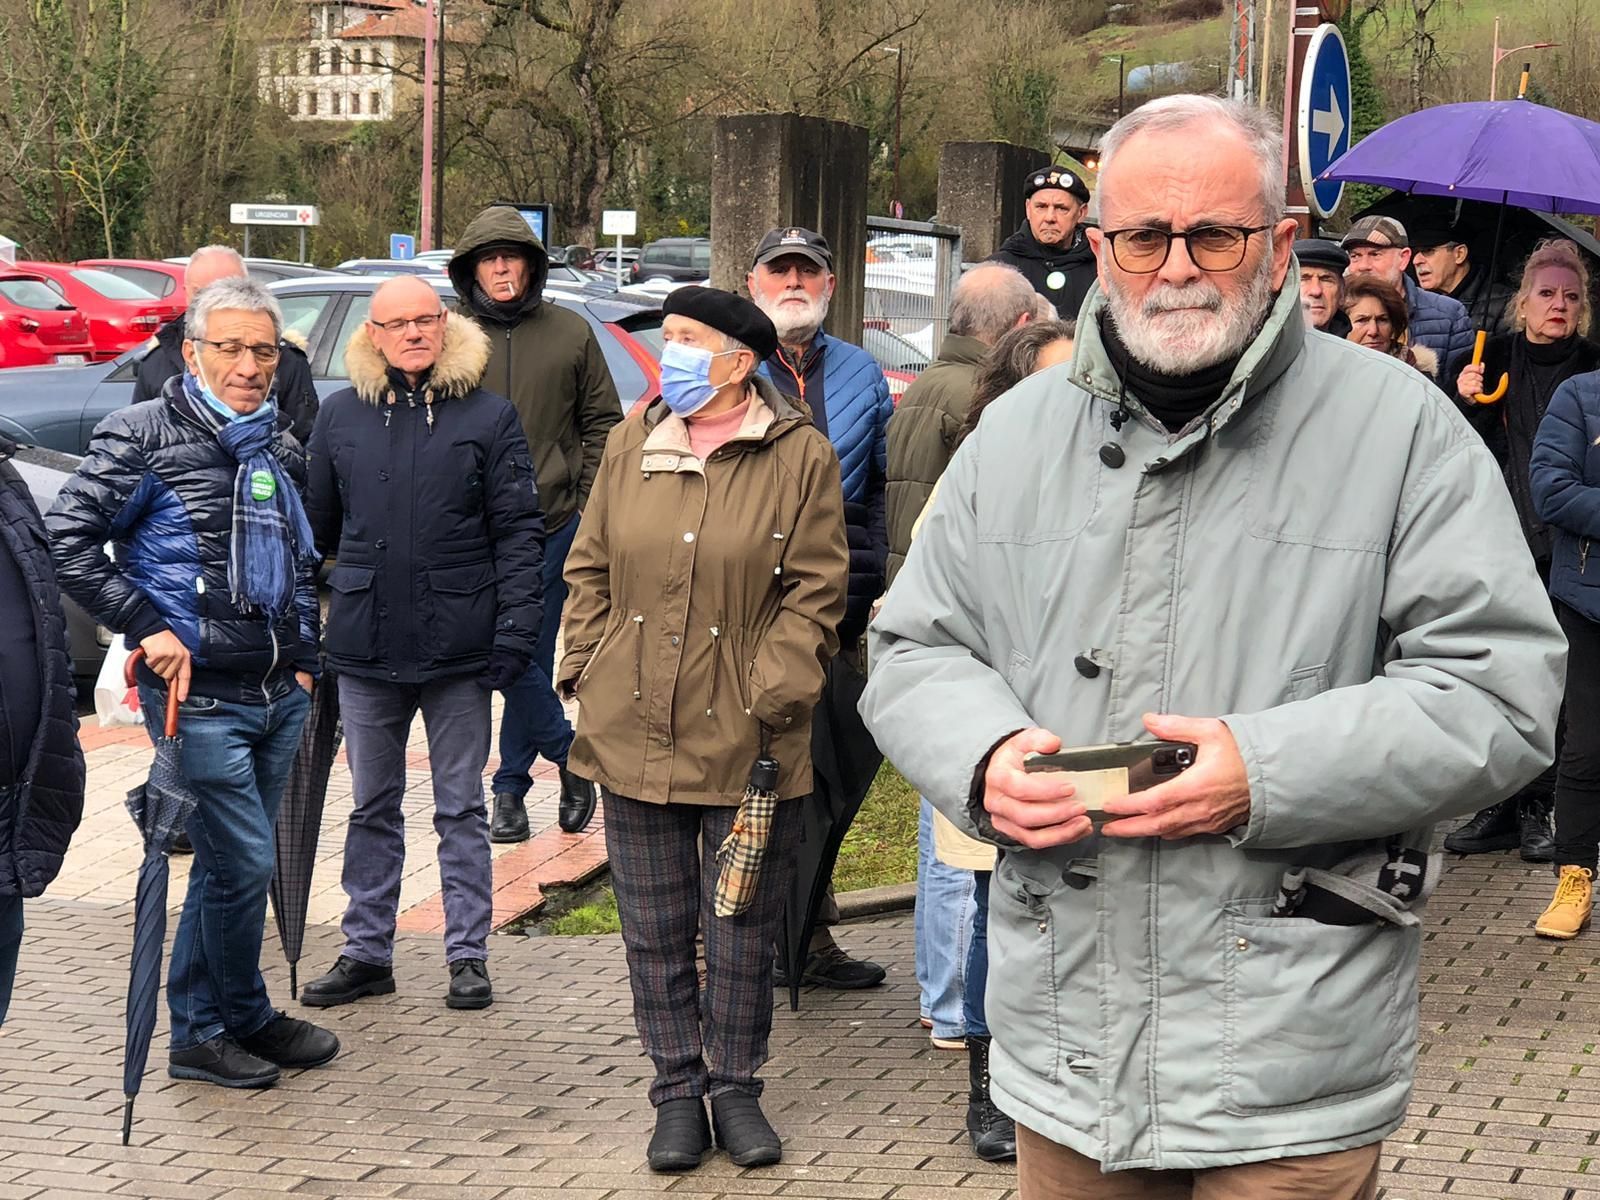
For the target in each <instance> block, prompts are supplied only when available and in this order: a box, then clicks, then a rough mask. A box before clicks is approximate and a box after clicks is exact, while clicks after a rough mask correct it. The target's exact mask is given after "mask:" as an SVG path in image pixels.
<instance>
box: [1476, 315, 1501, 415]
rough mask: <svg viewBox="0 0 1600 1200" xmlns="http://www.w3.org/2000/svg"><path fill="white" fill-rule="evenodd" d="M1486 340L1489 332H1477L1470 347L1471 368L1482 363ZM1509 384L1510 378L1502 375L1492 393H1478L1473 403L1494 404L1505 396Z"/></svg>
mask: <svg viewBox="0 0 1600 1200" xmlns="http://www.w3.org/2000/svg"><path fill="white" fill-rule="evenodd" d="M1488 340H1489V331H1488V330H1487V329H1480V330H1478V337H1477V340H1476V341H1474V342H1473V345H1472V365H1473V366H1475V367H1476V366H1479V365H1480V364H1481V363H1482V362H1483V344H1484V343H1485V342H1487V341H1488ZM1510 383H1511V376H1509V375H1506V374H1503V373H1502V374H1501V376H1500V385H1499V386H1498V387H1497V388H1495V389H1494V391H1492V392H1488V393H1485V392H1479V393H1478V394H1477V395H1476V396H1474V397H1473V399H1474V400H1475V401H1477V402H1478V403H1479V404H1494V403H1495V402H1496V401H1498V400H1499V399H1500V398H1501V397H1503V396H1504V395H1505V394H1506V388H1507V387H1508V386H1509V385H1510Z"/></svg>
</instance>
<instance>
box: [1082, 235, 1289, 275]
mask: <svg viewBox="0 0 1600 1200" xmlns="http://www.w3.org/2000/svg"><path fill="white" fill-rule="evenodd" d="M1271 228H1272V226H1271V225H1254V226H1252V225H1199V226H1196V227H1195V228H1194V229H1108V230H1106V231H1105V235H1104V236H1105V239H1106V241H1108V242H1110V243H1111V258H1112V260H1113V261H1114V262H1115V263H1116V264H1117V266H1118V267H1120V268H1121V269H1122V270H1124V271H1126V272H1127V273H1128V274H1130V275H1149V274H1151V273H1152V272H1155V271H1159V270H1160V269H1161V268H1162V267H1163V266H1165V265H1166V261H1167V256H1168V255H1169V254H1171V253H1172V243H1173V242H1174V241H1178V240H1180V239H1181V240H1182V241H1183V244H1184V247H1185V248H1186V249H1187V250H1188V251H1189V258H1190V259H1191V260H1192V261H1193V262H1194V265H1195V266H1197V267H1199V268H1200V269H1201V270H1202V271H1231V270H1233V269H1234V268H1235V267H1237V266H1238V265H1239V264H1240V263H1242V262H1243V261H1244V251H1245V247H1246V246H1247V245H1249V243H1250V239H1251V238H1252V237H1253V236H1254V235H1256V234H1258V233H1264V232H1266V231H1267V230H1268V229H1271Z"/></svg>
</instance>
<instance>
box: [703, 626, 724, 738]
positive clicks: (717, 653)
mask: <svg viewBox="0 0 1600 1200" xmlns="http://www.w3.org/2000/svg"><path fill="white" fill-rule="evenodd" d="M721 637H722V626H721V625H713V626H712V627H711V690H710V691H709V692H708V693H707V694H706V716H708V717H709V716H711V715H712V709H713V708H715V707H716V703H717V668H718V667H719V666H720V665H721V663H722V644H721V641H720V639H721Z"/></svg>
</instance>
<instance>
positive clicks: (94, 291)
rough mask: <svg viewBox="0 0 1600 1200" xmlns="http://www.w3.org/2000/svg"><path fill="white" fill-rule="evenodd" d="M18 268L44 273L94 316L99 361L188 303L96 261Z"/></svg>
mask: <svg viewBox="0 0 1600 1200" xmlns="http://www.w3.org/2000/svg"><path fill="white" fill-rule="evenodd" d="M17 270H19V271H22V272H24V273H26V274H29V275H38V276H41V277H42V278H43V279H44V281H45V282H46V283H47V284H49V285H50V286H51V287H52V288H53V289H55V291H56V292H58V293H59V294H60V295H61V296H63V297H64V298H65V299H66V300H67V301H68V302H69V303H70V304H72V305H73V306H74V307H76V308H77V309H78V310H79V311H80V312H82V313H83V315H84V316H85V317H87V318H88V319H89V336H90V338H92V339H93V340H94V360H95V361H96V362H103V361H106V360H108V359H113V358H116V357H117V355H119V354H121V353H122V352H123V351H125V350H131V349H133V347H135V346H137V345H139V344H140V343H141V342H145V341H148V340H149V339H150V337H151V336H152V335H153V334H154V333H155V331H156V330H158V329H160V328H161V327H162V326H163V325H165V324H166V323H167V322H168V321H170V320H172V319H173V318H174V317H176V316H177V315H178V314H180V313H181V312H183V309H184V305H183V303H182V302H181V301H178V300H175V299H174V297H172V296H166V297H163V298H161V299H157V298H156V297H155V296H152V295H151V294H150V293H149V292H147V291H145V290H144V288H142V287H140V286H139V285H138V284H136V283H129V282H128V281H127V280H126V279H118V278H117V277H116V276H115V275H111V274H108V273H107V272H105V271H99V270H96V269H94V268H93V267H80V266H77V265H75V264H71V263H44V262H19V263H18V264H17Z"/></svg>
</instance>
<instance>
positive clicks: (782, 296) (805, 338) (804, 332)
mask: <svg viewBox="0 0 1600 1200" xmlns="http://www.w3.org/2000/svg"><path fill="white" fill-rule="evenodd" d="M789 299H796V300H804V301H805V302H806V304H805V307H804V308H799V307H797V306H795V305H791V304H784V303H783V301H784V300H789ZM756 307H757V308H759V309H760V310H761V311H762V312H764V313H766V314H767V317H768V319H769V320H770V321H771V322H772V324H773V327H774V328H775V329H776V330H777V331H778V340H779V341H780V342H782V343H783V344H784V345H786V346H797V345H799V344H801V343H802V342H809V341H810V340H811V339H812V338H814V337H816V336H817V330H819V329H821V328H822V322H823V321H825V320H826V319H827V317H828V297H827V296H826V295H823V296H819V297H817V299H815V300H813V299H811V297H810V296H808V295H806V293H805V292H803V291H799V290H791V291H785V292H779V293H778V294H777V295H776V296H774V297H772V299H770V300H769V299H767V298H766V297H761V298H759V299H758V300H757V301H756Z"/></svg>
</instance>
